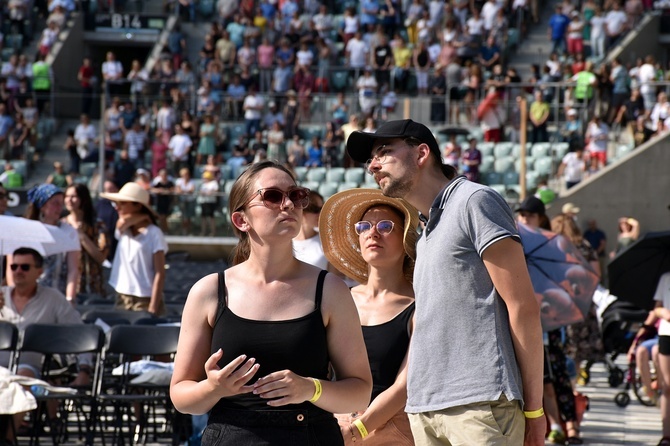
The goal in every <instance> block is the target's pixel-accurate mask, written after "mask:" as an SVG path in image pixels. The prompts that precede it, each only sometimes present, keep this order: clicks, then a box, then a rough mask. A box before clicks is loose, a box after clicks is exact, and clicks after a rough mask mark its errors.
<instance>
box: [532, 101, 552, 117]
mask: <svg viewBox="0 0 670 446" xmlns="http://www.w3.org/2000/svg"><path fill="white" fill-rule="evenodd" d="M549 110H550V109H549V104H547V103H546V102H533V103H532V104H530V117H531V118H532V119H533V120H535V121H539V120H540V119H541V118H542V116H544V114H545V113H549Z"/></svg>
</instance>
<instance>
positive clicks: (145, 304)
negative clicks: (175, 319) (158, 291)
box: [115, 293, 167, 316]
mask: <svg viewBox="0 0 670 446" xmlns="http://www.w3.org/2000/svg"><path fill="white" fill-rule="evenodd" d="M150 302H151V298H150V297H138V296H131V295H129V294H121V293H117V295H116V305H115V307H116V308H117V309H121V310H130V311H149V303H150ZM166 313H167V311H166V310H165V301H163V299H161V301H160V303H159V304H158V312H157V313H156V316H165V314H166Z"/></svg>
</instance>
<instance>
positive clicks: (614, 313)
mask: <svg viewBox="0 0 670 446" xmlns="http://www.w3.org/2000/svg"><path fill="white" fill-rule="evenodd" d="M648 314H649V312H648V311H647V310H645V309H643V308H639V307H637V306H635V305H633V304H631V303H629V302H624V301H620V300H615V301H614V302H612V303H611V304H610V305H608V307H607V308H606V309H605V310H604V311H603V313H602V323H601V331H602V336H603V347H604V349H605V352H606V355H605V365H606V366H607V369H608V371H609V378H608V381H609V385H610V387H619V386H620V385H621V384H622V383H624V382H625V384H626V386H625V389H624V390H623V391H622V392H620V393H618V394H617V395H616V397H615V400H614V401H615V402H616V404H617V405H618V406H620V407H625V406H627V405H628V404H629V403H630V395H629V392H628V391H629V390H630V389H631V388H632V389H633V391H634V392H635V395H636V397H637V398H638V399H639V400H640V401H642V399H643V398H641V396H640V395H641V392H640V386H641V385H640V382H639V377H638V376H637V373H636V370H637V369H636V364H635V359H633V360H632V361H631V363H630V364H628V367H627V370H625V371H624V370H621V368H619V367H618V366H617V365H616V364H615V363H614V361H615V360H616V358H617V357H618V356H619V354H624V355H625V354H627V353H628V350H629V349H630V346H631V344H633V342H634V341H635V334H636V333H637V332H638V330H639V329H640V328H641V327H642V325H643V324H644V321H645V320H646V319H647V315H648ZM637 342H642V341H641V340H639V339H638V340H637Z"/></svg>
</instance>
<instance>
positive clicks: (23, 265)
mask: <svg viewBox="0 0 670 446" xmlns="http://www.w3.org/2000/svg"><path fill="white" fill-rule="evenodd" d="M32 266H33V265H31V264H30V263H12V264H11V265H9V267H10V268H11V269H12V271H16V270H17V269H19V268H21V271H30V268H31V267H32Z"/></svg>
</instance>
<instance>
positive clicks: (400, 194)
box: [379, 175, 412, 198]
mask: <svg viewBox="0 0 670 446" xmlns="http://www.w3.org/2000/svg"><path fill="white" fill-rule="evenodd" d="M382 178H386V182H385V183H384V185H383V186H381V185H380V187H381V190H382V193H383V194H384V195H386V196H387V197H393V198H404V197H405V196H406V195H407V194H408V193H409V192H410V190H411V189H412V183H411V181H410V180H409V178H408V176H404V177H401V178H392V177H391V176H389V175H384V176H382V177H381V178H380V179H379V180H381V179H382Z"/></svg>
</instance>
